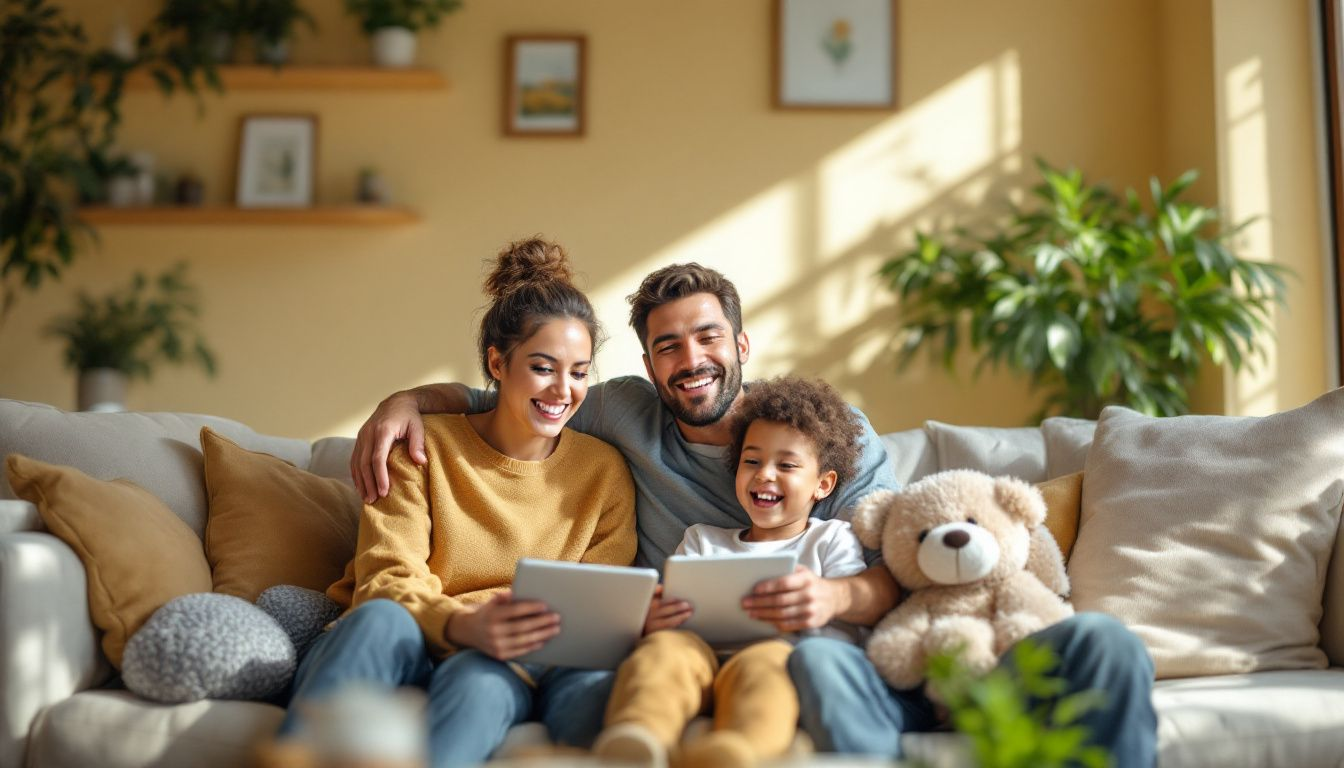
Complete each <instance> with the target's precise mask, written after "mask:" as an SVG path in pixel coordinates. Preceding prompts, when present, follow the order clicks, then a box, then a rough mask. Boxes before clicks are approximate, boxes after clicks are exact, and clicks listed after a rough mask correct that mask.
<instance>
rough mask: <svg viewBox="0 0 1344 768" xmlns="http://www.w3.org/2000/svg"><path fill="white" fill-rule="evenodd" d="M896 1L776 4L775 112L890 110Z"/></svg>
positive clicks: (779, 0) (893, 101)
mask: <svg viewBox="0 0 1344 768" xmlns="http://www.w3.org/2000/svg"><path fill="white" fill-rule="evenodd" d="M896 71H897V69H896V0H775V34H774V104H775V107H776V108H778V109H893V108H895V106H896Z"/></svg>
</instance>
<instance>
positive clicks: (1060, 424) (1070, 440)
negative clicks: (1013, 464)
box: [1041, 416, 1097, 478]
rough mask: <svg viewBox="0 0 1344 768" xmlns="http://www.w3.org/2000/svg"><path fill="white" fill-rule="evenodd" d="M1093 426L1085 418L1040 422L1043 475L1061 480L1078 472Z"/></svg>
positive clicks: (1065, 417)
mask: <svg viewBox="0 0 1344 768" xmlns="http://www.w3.org/2000/svg"><path fill="white" fill-rule="evenodd" d="M1096 428H1097V423H1096V422H1095V421H1089V420H1087V419H1071V418H1069V417H1067V416H1052V417H1050V418H1048V419H1046V420H1045V421H1042V422H1041V437H1042V438H1043V439H1044V440H1045V476H1046V477H1048V478H1053V477H1063V476H1064V475H1071V474H1073V473H1074V472H1082V471H1083V467H1084V466H1086V464H1087V449H1088V448H1089V447H1091V445H1092V434H1093V433H1094V432H1095V431H1096Z"/></svg>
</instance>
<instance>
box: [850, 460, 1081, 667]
mask: <svg viewBox="0 0 1344 768" xmlns="http://www.w3.org/2000/svg"><path fill="white" fill-rule="evenodd" d="M1044 522H1045V500H1044V499H1043V498H1042V497H1041V494H1040V492H1039V491H1038V490H1036V488H1034V487H1033V486H1031V485H1029V484H1027V483H1025V482H1023V481H1021V480H1018V479H1016V478H1010V477H999V478H994V477H990V476H989V475H986V474H984V473H982V472H976V471H974V470H966V469H957V470H949V471H946V472H940V473H938V474H935V475H930V476H929V477H926V478H924V479H922V480H920V481H918V482H915V483H913V484H911V485H910V486H908V487H907V488H905V489H904V490H903V491H900V492H893V491H878V492H876V493H873V494H870V495H869V496H867V497H866V498H864V500H863V501H862V502H860V503H859V505H858V507H857V508H856V509H855V512H854V516H853V527H854V531H855V533H856V534H858V537H859V540H860V541H862V542H863V544H864V546H866V547H868V548H869V549H880V550H881V552H882V557H883V559H884V560H885V562H886V566H887V568H888V569H889V570H890V571H891V573H892V575H893V576H895V578H896V581H897V583H899V584H900V585H901V587H902V589H904V590H905V591H906V592H908V593H909V595H908V597H907V598H906V599H905V600H904V601H903V602H902V603H901V604H900V605H898V606H897V607H896V608H895V609H894V610H893V611H892V612H891V613H889V614H887V616H886V617H885V618H883V619H882V620H881V621H880V622H878V624H877V626H876V627H874V628H873V634H872V637H871V638H870V639H869V641H868V657H869V658H870V659H871V660H872V662H873V664H874V665H875V666H876V667H877V670H878V672H879V673H881V675H882V677H883V678H884V679H886V681H887V682H888V683H889V684H890V685H891V686H892V687H893V688H897V689H910V688H915V687H918V686H919V685H920V683H922V682H923V680H924V671H925V666H926V664H927V659H928V658H929V657H930V656H932V655H936V654H939V653H943V652H951V651H953V650H954V649H956V648H958V647H960V648H961V661H962V663H964V664H965V665H967V667H968V668H969V669H970V670H971V671H972V672H974V673H976V674H983V673H985V672H988V671H989V670H990V669H992V668H993V667H994V665H995V664H997V663H998V659H999V656H1000V655H1001V654H1002V653H1003V652H1004V651H1005V650H1007V649H1008V648H1009V647H1011V646H1012V645H1013V644H1014V643H1016V642H1017V641H1019V640H1021V639H1022V638H1024V637H1026V636H1027V635H1030V634H1032V633H1033V632H1036V631H1038V630H1040V629H1043V628H1045V627H1047V626H1049V625H1051V624H1054V623H1055V622H1058V621H1061V620H1062V619H1065V618H1067V617H1069V616H1071V615H1073V608H1072V607H1070V606H1069V605H1068V604H1067V603H1066V602H1064V600H1063V599H1062V598H1061V596H1060V595H1061V594H1064V593H1067V591H1068V581H1067V578H1066V577H1065V576H1064V572H1063V571H1064V569H1063V557H1062V556H1061V555H1060V553H1059V548H1058V546H1057V545H1055V543H1054V539H1053V538H1051V537H1050V536H1049V533H1048V531H1046V530H1045V526H1044V525H1043V523H1044ZM1042 534H1043V535H1042ZM1052 547H1053V552H1051V551H1049V550H1050V548H1052ZM1033 549H1036V550H1038V553H1037V554H1036V555H1035V556H1031V553H1032V551H1033ZM1029 556H1030V559H1031V563H1032V567H1035V568H1038V569H1040V570H1041V571H1042V572H1043V573H1045V575H1046V578H1045V579H1044V580H1043V579H1041V578H1038V577H1037V576H1036V575H1035V574H1034V573H1032V572H1031V571H1030V570H1028V559H1029ZM1046 583H1050V584H1051V586H1050V587H1047V586H1046ZM1052 589H1053V590H1054V591H1052ZM1057 592H1058V593H1059V594H1056V593H1057Z"/></svg>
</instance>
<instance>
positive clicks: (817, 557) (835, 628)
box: [677, 517, 868, 643]
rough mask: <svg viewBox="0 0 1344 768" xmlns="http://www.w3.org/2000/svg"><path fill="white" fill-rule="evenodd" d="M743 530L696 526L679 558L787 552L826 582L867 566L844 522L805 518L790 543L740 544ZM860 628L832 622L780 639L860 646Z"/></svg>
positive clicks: (684, 540) (683, 539)
mask: <svg viewBox="0 0 1344 768" xmlns="http://www.w3.org/2000/svg"><path fill="white" fill-rule="evenodd" d="M747 530H748V529H746V528H720V527H718V526H715V525H708V524H705V523H698V524H696V525H692V526H691V527H689V528H687V529H686V533H685V535H683V536H682V537H681V544H680V545H679V546H678V547H677V554H678V555H694V556H706V555H741V554H756V555H764V554H774V553H777V552H789V553H792V554H794V555H796V556H797V558H798V564H799V565H801V566H803V567H805V568H807V569H808V570H809V571H811V572H813V573H815V574H817V575H818V576H820V577H822V578H825V579H836V578H840V577H842V576H853V575H855V574H858V573H863V572H864V571H865V570H867V568H868V563H867V562H865V561H864V559H863V546H862V545H860V544H859V539H858V537H857V536H855V535H854V531H852V530H850V527H849V523H848V522H846V521H844V520H834V519H832V520H820V519H818V518H815V517H812V518H808V525H807V529H806V530H804V531H803V532H802V533H800V534H798V535H797V536H794V537H793V538H791V539H783V540H780V541H743V540H742V535H743V534H744V533H745V532H746V531H747ZM865 631H866V630H865V629H864V628H863V627H858V626H855V625H853V624H849V623H847V622H843V621H832V622H831V623H830V624H827V625H826V626H824V627H821V628H820V629H808V630H804V631H802V632H798V633H792V634H788V635H783V636H782V639H784V640H787V641H789V642H797V641H798V640H799V639H800V638H802V637H806V636H811V635H824V636H827V637H834V638H837V639H840V640H847V641H849V642H851V643H860V642H862V641H863V637H864V634H865Z"/></svg>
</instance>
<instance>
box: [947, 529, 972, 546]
mask: <svg viewBox="0 0 1344 768" xmlns="http://www.w3.org/2000/svg"><path fill="white" fill-rule="evenodd" d="M970 543H971V534H969V533H967V532H965V531H961V530H956V531H948V532H947V533H945V534H943V544H946V545H947V546H948V547H950V548H952V549H961V548H962V547H964V546H966V545H967V544H970Z"/></svg>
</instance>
